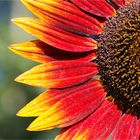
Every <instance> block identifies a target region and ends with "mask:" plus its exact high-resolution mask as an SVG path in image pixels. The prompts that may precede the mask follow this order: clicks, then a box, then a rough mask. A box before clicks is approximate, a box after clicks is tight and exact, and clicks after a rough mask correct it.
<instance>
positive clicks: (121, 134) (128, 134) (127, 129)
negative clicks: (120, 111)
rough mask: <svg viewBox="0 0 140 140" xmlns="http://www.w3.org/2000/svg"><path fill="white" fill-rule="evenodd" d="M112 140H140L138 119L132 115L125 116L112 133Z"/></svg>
mask: <svg viewBox="0 0 140 140" xmlns="http://www.w3.org/2000/svg"><path fill="white" fill-rule="evenodd" d="M111 136H112V137H111V140H116V139H117V140H123V139H125V140H138V139H139V126H138V119H137V117H136V116H133V115H132V114H124V115H123V116H122V117H121V119H120V121H119V122H118V124H117V125H116V127H115V129H114V130H113V132H112V135H111Z"/></svg>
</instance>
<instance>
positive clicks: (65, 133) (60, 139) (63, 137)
mask: <svg viewBox="0 0 140 140" xmlns="http://www.w3.org/2000/svg"><path fill="white" fill-rule="evenodd" d="M82 123H83V121H81V122H80V123H77V124H74V125H73V126H70V127H66V128H63V129H62V130H61V131H60V132H59V133H58V135H57V137H56V138H55V140H73V139H72V138H73V136H74V135H75V134H76V133H77V131H78V129H79V128H80V126H81V124H82Z"/></svg>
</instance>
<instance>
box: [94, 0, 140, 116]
mask: <svg viewBox="0 0 140 140" xmlns="http://www.w3.org/2000/svg"><path fill="white" fill-rule="evenodd" d="M99 37H100V39H99V41H98V42H99V43H98V50H97V60H96V61H97V64H98V69H99V73H100V75H101V81H102V85H103V86H104V87H105V89H106V91H107V93H108V96H110V97H111V98H113V100H114V101H115V103H116V104H117V105H118V107H119V108H120V109H121V110H122V112H125V113H126V112H128V113H132V114H135V115H136V116H137V117H140V1H139V0H134V1H133V2H132V3H130V4H128V5H125V6H124V7H122V8H120V9H118V10H117V15H116V16H114V17H111V18H108V19H107V21H106V25H105V27H104V31H103V33H102V34H101V35H100V36H99Z"/></svg>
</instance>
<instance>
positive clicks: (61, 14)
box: [22, 0, 103, 35]
mask: <svg viewBox="0 0 140 140" xmlns="http://www.w3.org/2000/svg"><path fill="white" fill-rule="evenodd" d="M22 1H23V3H24V5H25V6H26V7H28V8H29V9H30V10H31V11H32V12H33V13H34V14H35V15H37V16H38V17H39V18H41V19H42V20H44V21H45V22H47V23H49V24H51V25H53V26H57V27H59V28H61V29H64V30H67V31H70V32H75V33H78V34H86V35H93V34H100V33H101V31H102V27H103V25H102V23H100V22H99V21H97V20H96V19H95V18H93V17H91V16H88V15H87V14H84V13H83V12H81V11H80V10H79V9H78V8H77V7H76V6H74V5H73V4H71V3H69V2H67V1H63V0H51V1H40V0H36V1H35V0H22Z"/></svg>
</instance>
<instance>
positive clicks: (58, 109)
mask: <svg viewBox="0 0 140 140" xmlns="http://www.w3.org/2000/svg"><path fill="white" fill-rule="evenodd" d="M65 93H66V96H65V97H64V98H62V99H61V100H59V101H58V102H57V103H55V104H54V105H52V106H51V107H50V108H49V109H46V111H44V112H42V114H41V115H40V116H39V117H38V118H37V119H36V120H35V121H34V122H33V123H32V124H31V125H30V126H29V127H28V130H32V131H41V130H47V129H52V128H54V127H66V126H70V125H72V124H74V123H77V122H79V121H80V120H82V119H84V118H85V117H87V116H88V115H89V114H91V113H92V112H93V111H94V110H95V109H96V108H97V107H98V106H99V105H100V104H101V103H102V101H103V100H104V98H105V96H106V93H105V91H104V89H103V88H102V86H101V84H100V82H99V81H97V80H94V79H93V80H90V81H88V82H87V83H84V84H82V85H80V86H77V87H75V88H73V89H70V90H67V91H66V92H65Z"/></svg>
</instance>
